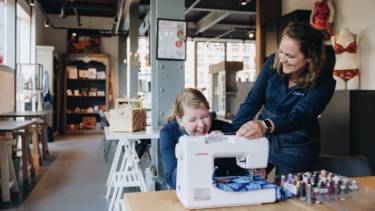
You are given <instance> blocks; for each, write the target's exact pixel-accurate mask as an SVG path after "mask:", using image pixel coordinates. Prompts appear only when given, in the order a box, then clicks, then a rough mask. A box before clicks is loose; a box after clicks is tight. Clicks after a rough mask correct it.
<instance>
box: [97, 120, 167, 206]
mask: <svg viewBox="0 0 375 211" xmlns="http://www.w3.org/2000/svg"><path fill="white" fill-rule="evenodd" d="M104 132H105V136H106V139H107V140H119V142H118V144H117V148H116V152H115V156H114V158H113V161H112V165H111V170H110V173H109V175H108V180H107V194H106V197H107V198H109V197H110V195H111V192H112V190H113V195H112V199H111V203H110V206H109V210H112V209H114V208H115V206H122V203H121V196H122V190H123V188H124V187H139V188H140V189H141V191H142V192H145V191H151V190H149V189H148V188H147V185H146V181H145V178H144V174H143V172H142V170H141V168H140V166H139V163H140V159H139V157H138V154H137V152H136V150H135V145H136V143H137V142H140V141H142V140H145V139H151V148H150V156H151V163H152V165H153V166H155V167H156V170H157V169H158V166H159V161H158V139H159V133H160V129H159V128H158V129H150V130H145V131H139V132H113V131H110V129H109V127H106V128H104ZM123 149H124V151H125V152H124V153H122V152H123ZM122 154H123V155H122ZM121 155H122V156H121ZM157 174H158V172H157Z"/></svg>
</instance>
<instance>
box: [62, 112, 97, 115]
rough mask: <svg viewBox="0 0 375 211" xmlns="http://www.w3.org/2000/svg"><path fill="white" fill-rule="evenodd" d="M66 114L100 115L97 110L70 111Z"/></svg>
mask: <svg viewBox="0 0 375 211" xmlns="http://www.w3.org/2000/svg"><path fill="white" fill-rule="evenodd" d="M66 114H67V115H100V113H99V112H72V113H66Z"/></svg>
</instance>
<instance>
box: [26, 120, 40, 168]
mask: <svg viewBox="0 0 375 211" xmlns="http://www.w3.org/2000/svg"><path fill="white" fill-rule="evenodd" d="M25 133H26V140H27V145H26V147H27V149H26V154H27V162H28V163H29V164H30V166H31V170H30V174H34V175H35V174H37V172H36V171H37V169H36V166H35V165H34V162H33V157H32V155H31V149H30V143H29V140H30V138H31V140H32V129H31V126H30V127H28V128H26V129H25ZM36 163H37V165H38V170H39V162H36Z"/></svg>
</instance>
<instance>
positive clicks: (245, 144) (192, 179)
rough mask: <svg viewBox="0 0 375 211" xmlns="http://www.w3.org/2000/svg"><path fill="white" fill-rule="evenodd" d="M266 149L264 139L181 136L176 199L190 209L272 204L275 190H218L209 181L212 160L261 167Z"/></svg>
mask: <svg viewBox="0 0 375 211" xmlns="http://www.w3.org/2000/svg"><path fill="white" fill-rule="evenodd" d="M268 148H269V147H268V140H267V139H266V138H260V139H256V140H247V139H245V138H239V137H236V136H233V135H232V136H220V137H213V138H210V137H207V136H186V135H185V136H182V137H181V138H180V140H179V143H178V144H177V145H176V150H175V153H176V157H177V181H176V193H177V197H178V198H179V200H180V201H181V202H182V204H183V205H184V206H185V207H187V208H190V209H200V208H213V207H229V206H243V205H250V204H261V203H270V202H275V200H276V190H275V188H268V189H260V190H250V191H244V192H232V191H224V190H221V189H218V188H217V187H216V186H215V185H214V182H213V174H214V170H215V167H214V160H215V158H225V157H235V158H236V162H237V165H239V166H240V167H242V168H246V169H256V168H265V167H266V166H267V162H268Z"/></svg>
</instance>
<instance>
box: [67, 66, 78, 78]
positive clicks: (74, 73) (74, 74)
mask: <svg viewBox="0 0 375 211" xmlns="http://www.w3.org/2000/svg"><path fill="white" fill-rule="evenodd" d="M66 72H67V73H68V78H69V79H78V70H77V67H76V66H67V67H66Z"/></svg>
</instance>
